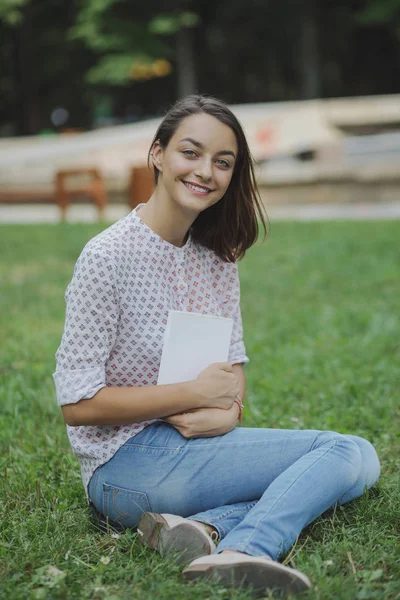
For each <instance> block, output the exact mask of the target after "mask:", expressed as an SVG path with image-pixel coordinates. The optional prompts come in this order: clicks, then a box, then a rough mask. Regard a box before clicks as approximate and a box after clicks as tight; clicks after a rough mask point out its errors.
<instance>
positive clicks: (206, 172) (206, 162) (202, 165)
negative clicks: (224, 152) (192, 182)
mask: <svg viewBox="0 0 400 600" xmlns="http://www.w3.org/2000/svg"><path fill="white" fill-rule="evenodd" d="M195 175H196V177H198V178H199V179H201V180H202V181H204V182H206V181H210V180H211V179H212V164H211V160H210V159H207V158H205V157H204V158H203V159H202V160H201V161H199V162H198V163H197V165H196V169H195Z"/></svg>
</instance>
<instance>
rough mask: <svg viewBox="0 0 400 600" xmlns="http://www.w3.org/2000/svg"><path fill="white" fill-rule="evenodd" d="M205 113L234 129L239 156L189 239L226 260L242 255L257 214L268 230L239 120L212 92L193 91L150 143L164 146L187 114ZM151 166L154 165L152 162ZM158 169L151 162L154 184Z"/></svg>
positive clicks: (255, 230) (254, 232) (252, 237)
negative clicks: (221, 190)
mask: <svg viewBox="0 0 400 600" xmlns="http://www.w3.org/2000/svg"><path fill="white" fill-rule="evenodd" d="M198 113H206V114H208V115H211V116H212V117H215V118H216V119H218V120H219V121H220V122H221V123H224V124H225V125H228V127H230V128H231V129H232V131H233V132H234V134H235V136H236V140H237V145H238V156H237V159H236V162H235V167H234V171H233V175H232V179H231V182H230V184H229V187H228V189H227V191H226V192H225V194H224V196H223V197H222V198H221V200H219V201H218V202H217V203H216V204H214V205H213V206H210V207H209V208H207V209H206V210H204V211H202V212H201V213H200V214H199V215H198V217H197V218H196V220H195V221H194V223H193V224H192V226H191V229H190V235H191V237H192V240H193V241H195V242H196V243H198V244H201V245H203V246H205V247H206V248H209V249H210V250H213V251H214V252H215V253H216V254H217V256H219V257H220V258H221V259H222V260H225V261H227V262H235V261H237V260H239V259H240V258H242V257H243V256H244V254H245V252H246V250H248V248H250V246H252V245H253V244H254V243H255V242H256V241H257V238H258V234H259V226H258V221H257V217H258V218H259V219H260V222H261V224H262V227H263V229H264V238H265V236H266V233H267V227H266V221H267V217H266V213H265V209H264V207H263V204H262V201H261V199H260V195H259V192H258V188H257V184H256V180H255V176H254V168H253V159H252V157H251V154H250V150H249V146H248V144H247V140H246V137H245V135H244V132H243V129H242V126H241V124H240V123H239V121H238V119H237V118H236V117H235V115H234V114H233V112H232V111H231V110H230V109H229V108H228V106H227V105H226V104H225V103H224V102H222V101H221V100H218V99H216V98H213V97H211V96H202V95H198V94H194V95H191V96H186V97H185V98H183V99H182V100H179V101H178V102H176V104H174V106H173V107H172V108H171V109H170V110H169V111H168V113H167V114H166V116H165V117H164V119H163V121H162V123H161V125H160V126H159V128H158V130H157V133H156V134H155V136H154V139H153V142H152V144H151V147H150V151H149V156H148V164H149V165H150V156H151V149H152V148H153V145H154V143H155V142H156V141H157V140H158V142H159V143H160V145H161V147H162V148H164V149H165V148H166V147H167V146H168V144H169V141H170V139H171V138H172V136H173V135H174V134H175V132H176V130H177V129H178V127H179V125H180V124H181V122H182V121H183V119H185V118H186V117H189V116H191V115H195V114H198ZM153 166H154V165H153ZM158 176H159V171H158V169H157V167H155V166H154V179H155V182H156V185H157V182H158Z"/></svg>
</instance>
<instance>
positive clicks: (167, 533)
mask: <svg viewBox="0 0 400 600" xmlns="http://www.w3.org/2000/svg"><path fill="white" fill-rule="evenodd" d="M137 529H138V533H139V539H140V542H141V543H142V544H143V545H144V546H147V547H148V548H151V549H152V550H157V552H159V553H160V555H161V556H168V557H171V558H172V557H173V558H174V559H175V562H177V563H178V564H187V563H189V562H191V561H192V560H195V559H196V558H199V557H200V556H206V555H209V554H211V548H210V542H209V540H208V539H207V536H206V535H202V534H201V533H200V532H199V531H197V529H195V528H194V527H193V526H191V525H190V524H189V523H182V524H180V525H175V527H169V525H168V523H167V522H166V521H165V519H163V517H162V516H161V515H159V514H156V513H144V515H142V517H141V518H140V521H139V524H138V527H137Z"/></svg>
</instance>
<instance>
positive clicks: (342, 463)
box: [314, 431, 362, 487]
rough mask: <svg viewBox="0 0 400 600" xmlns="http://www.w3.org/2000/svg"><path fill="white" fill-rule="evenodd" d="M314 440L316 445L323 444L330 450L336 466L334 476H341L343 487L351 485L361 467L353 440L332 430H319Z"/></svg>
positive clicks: (358, 452)
mask: <svg viewBox="0 0 400 600" xmlns="http://www.w3.org/2000/svg"><path fill="white" fill-rule="evenodd" d="M316 442H317V443H316V444H315V445H316V446H318V447H323V446H325V447H326V448H329V449H330V450H331V451H332V456H334V457H335V459H336V462H335V464H336V467H337V470H336V471H335V476H336V477H340V478H341V480H342V483H343V485H344V486H345V487H346V486H347V487H351V486H353V485H354V483H355V482H356V481H357V480H358V478H359V475H360V472H361V469H362V456H361V452H360V448H359V446H358V445H357V444H356V443H355V441H353V440H352V439H351V438H350V436H347V435H342V434H340V433H336V432H334V431H321V432H320V433H319V435H318V437H317V440H316ZM315 445H314V447H315Z"/></svg>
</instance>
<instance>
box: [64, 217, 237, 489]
mask: <svg viewBox="0 0 400 600" xmlns="http://www.w3.org/2000/svg"><path fill="white" fill-rule="evenodd" d="M141 206H142V205H139V206H138V207H137V208H136V209H135V210H134V211H132V212H131V213H130V214H129V215H127V216H126V217H124V218H123V219H120V220H119V221H117V222H116V223H114V225H112V226H111V227H109V228H108V229H106V230H105V231H103V232H102V233H100V234H99V235H97V236H96V237H94V238H93V239H92V240H90V241H89V242H88V244H87V245H86V246H85V247H84V249H83V251H82V253H81V255H80V257H79V258H78V261H77V263H76V265H75V269H74V273H73V278H72V281H71V282H70V284H69V285H68V287H67V290H66V293H65V300H66V319H65V327H64V333H63V336H62V340H61V344H60V347H59V348H58V350H57V353H56V372H55V373H54V375H53V377H54V382H55V386H56V394H57V402H58V404H59V405H60V406H63V405H66V404H72V403H75V402H78V401H79V400H81V399H85V398H86V399H87V398H92V397H93V396H94V395H95V394H96V393H97V392H98V391H99V390H100V389H102V388H103V387H105V386H147V385H156V384H157V377H158V370H159V366H160V360H161V352H162V344H163V336H164V331H165V327H166V324H167V317H168V312H169V311H170V310H182V311H188V312H198V313H203V314H210V315H217V316H222V317H231V318H233V320H234V325H233V333H232V338H231V345H230V351H229V359H228V360H229V362H231V363H233V364H234V363H247V362H248V358H247V356H246V352H245V347H244V344H243V339H242V338H243V332H242V320H241V313H240V288H239V278H238V269H237V265H236V264H233V263H227V262H224V261H222V260H221V259H220V258H219V257H217V256H216V254H215V253H214V252H212V251H211V250H209V249H207V248H204V247H203V246H200V245H198V244H195V243H194V242H193V241H192V240H191V238H190V237H189V239H188V241H187V242H186V244H185V245H184V246H183V247H182V248H178V247H176V246H174V245H172V244H170V243H169V242H167V241H166V240H163V239H162V238H161V237H159V236H158V235H157V234H156V233H154V232H153V231H152V230H151V229H150V228H149V227H148V226H147V225H146V224H145V223H144V222H143V221H142V220H141V219H140V217H139V214H138V213H139V212H140V207H141ZM156 420H157V419H153V420H150V421H143V422H142V423H132V424H130V425H122V426H78V427H70V426H67V432H68V437H69V440H70V443H71V446H72V449H73V452H74V453H75V455H76V456H77V458H78V460H79V462H80V465H81V472H82V479H83V484H84V487H85V490H87V485H88V483H89V481H90V478H91V476H92V475H93V473H94V471H95V470H96V469H97V468H98V467H99V466H101V465H103V464H104V463H106V462H107V461H108V460H110V458H112V456H113V455H114V454H115V452H116V451H117V450H118V449H119V448H120V447H121V446H122V445H123V444H124V443H125V442H126V441H127V440H128V439H129V438H131V437H132V436H134V435H136V434H137V433H139V432H140V431H141V430H142V429H144V427H146V426H147V425H149V424H150V423H153V422H154V421H156Z"/></svg>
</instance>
